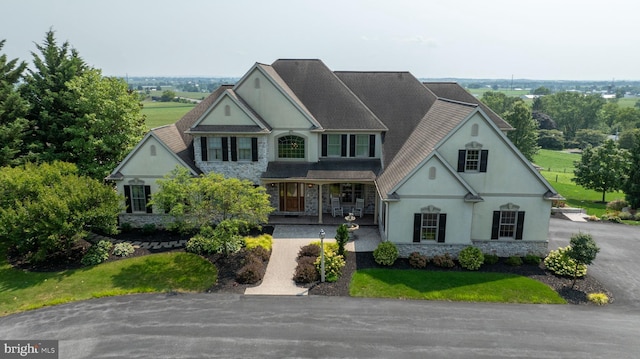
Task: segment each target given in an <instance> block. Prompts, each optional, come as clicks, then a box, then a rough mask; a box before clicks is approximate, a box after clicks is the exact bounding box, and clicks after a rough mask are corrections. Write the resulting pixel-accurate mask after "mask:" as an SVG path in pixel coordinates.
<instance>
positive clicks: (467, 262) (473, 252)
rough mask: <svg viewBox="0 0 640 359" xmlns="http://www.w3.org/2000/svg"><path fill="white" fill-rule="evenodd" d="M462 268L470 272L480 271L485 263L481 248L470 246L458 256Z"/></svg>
mask: <svg viewBox="0 0 640 359" xmlns="http://www.w3.org/2000/svg"><path fill="white" fill-rule="evenodd" d="M458 262H460V266H462V268H464V269H468V270H478V269H480V266H482V264H483V263H484V255H483V254H482V251H481V250H480V248H477V247H472V246H468V247H466V248H465V249H463V250H461V251H460V254H458Z"/></svg>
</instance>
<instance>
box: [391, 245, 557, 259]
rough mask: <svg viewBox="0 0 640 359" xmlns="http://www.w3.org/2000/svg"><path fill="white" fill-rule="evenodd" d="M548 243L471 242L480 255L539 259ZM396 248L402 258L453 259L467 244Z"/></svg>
mask: <svg viewBox="0 0 640 359" xmlns="http://www.w3.org/2000/svg"><path fill="white" fill-rule="evenodd" d="M548 244H549V243H548V242H547V241H544V242H538V241H512V242H506V241H473V246H475V247H478V248H480V250H481V251H482V253H487V254H495V255H497V256H499V257H510V256H519V257H524V256H526V255H527V254H533V255H536V256H539V257H545V256H546V255H547V252H548ZM395 245H396V247H397V248H398V254H399V256H400V257H402V258H407V257H409V254H411V253H412V252H419V253H420V254H423V255H426V256H428V257H433V256H436V255H443V254H445V253H449V255H451V256H452V257H454V258H457V257H458V254H459V253H460V251H461V250H463V249H464V248H465V247H468V246H469V245H468V244H435V243H434V244H418V243H416V244H412V243H411V244H409V243H395Z"/></svg>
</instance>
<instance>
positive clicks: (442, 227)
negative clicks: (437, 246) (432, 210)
mask: <svg viewBox="0 0 640 359" xmlns="http://www.w3.org/2000/svg"><path fill="white" fill-rule="evenodd" d="M439 217H440V218H439V219H438V243H444V235H445V233H446V232H447V214H446V213H441V214H440V215H439Z"/></svg>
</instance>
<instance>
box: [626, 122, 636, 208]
mask: <svg viewBox="0 0 640 359" xmlns="http://www.w3.org/2000/svg"><path fill="white" fill-rule="evenodd" d="M634 137H635V141H634V145H633V147H631V150H630V152H631V155H630V156H629V159H630V164H629V176H628V177H627V180H626V181H625V183H624V186H623V191H624V193H625V195H626V199H627V202H629V205H630V206H631V207H632V208H635V209H638V208H640V133H636V134H635V136H634Z"/></svg>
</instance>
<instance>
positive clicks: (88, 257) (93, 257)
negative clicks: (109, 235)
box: [80, 241, 113, 266]
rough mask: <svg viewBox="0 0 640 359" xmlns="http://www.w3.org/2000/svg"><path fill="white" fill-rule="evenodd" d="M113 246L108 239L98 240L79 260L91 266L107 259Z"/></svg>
mask: <svg viewBox="0 0 640 359" xmlns="http://www.w3.org/2000/svg"><path fill="white" fill-rule="evenodd" d="M111 248H113V244H111V242H109V241H100V242H98V243H97V244H94V245H92V246H91V247H89V250H88V251H87V254H85V255H84V257H82V259H81V260H80V262H81V263H82V265H85V266H93V265H96V264H100V263H102V262H104V261H106V260H107V259H109V251H111Z"/></svg>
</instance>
